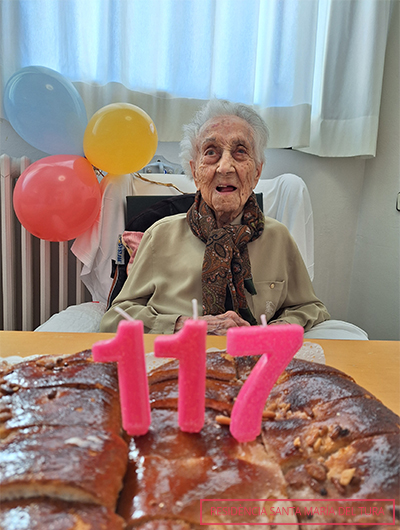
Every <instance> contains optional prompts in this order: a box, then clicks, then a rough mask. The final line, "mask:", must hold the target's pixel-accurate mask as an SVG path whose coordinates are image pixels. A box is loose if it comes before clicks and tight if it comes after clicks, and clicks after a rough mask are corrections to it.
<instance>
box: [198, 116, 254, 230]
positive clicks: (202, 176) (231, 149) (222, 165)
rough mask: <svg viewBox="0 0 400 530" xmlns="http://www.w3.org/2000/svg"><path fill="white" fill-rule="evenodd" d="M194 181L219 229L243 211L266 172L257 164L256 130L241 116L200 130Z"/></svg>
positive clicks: (221, 119)
mask: <svg viewBox="0 0 400 530" xmlns="http://www.w3.org/2000/svg"><path fill="white" fill-rule="evenodd" d="M190 167H191V169H192V174H193V179H194V182H195V184H196V187H197V189H199V190H200V191H201V195H202V197H203V199H204V200H205V202H206V203H207V204H208V206H210V207H211V208H212V209H213V210H214V212H215V217H216V219H217V224H218V226H219V227H221V226H223V225H224V224H228V223H230V222H231V221H233V219H235V218H236V217H237V216H238V215H239V214H240V213H241V212H242V210H243V208H244V205H245V204H246V202H247V199H248V198H249V197H250V195H251V193H252V191H253V189H254V188H255V186H256V184H257V182H258V180H259V178H260V175H261V170H262V163H258V164H257V163H256V160H255V152H254V140H253V130H252V128H251V127H250V125H249V124H248V123H247V122H246V121H245V120H243V119H242V118H239V117H238V116H218V117H216V118H212V119H211V120H209V121H207V122H206V123H205V124H204V125H203V127H202V129H201V130H200V134H199V138H198V143H197V156H196V158H195V160H191V161H190Z"/></svg>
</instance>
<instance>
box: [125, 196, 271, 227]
mask: <svg viewBox="0 0 400 530" xmlns="http://www.w3.org/2000/svg"><path fill="white" fill-rule="evenodd" d="M194 197H195V194H194V193H185V194H184V195H178V196H172V197H171V195H131V196H128V197H127V198H126V230H132V231H138V232H144V231H145V230H147V228H149V227H150V226H151V225H152V224H154V223H155V222H156V221H158V220H159V219H162V218H163V217H168V216H169V215H175V214H177V213H184V212H187V211H188V210H189V208H190V207H191V206H192V204H193V201H194ZM256 198H257V202H258V205H259V206H260V208H261V211H263V194H262V193H256Z"/></svg>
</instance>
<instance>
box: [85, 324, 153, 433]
mask: <svg viewBox="0 0 400 530" xmlns="http://www.w3.org/2000/svg"><path fill="white" fill-rule="evenodd" d="M92 352H93V359H94V360H95V361H99V362H117V364H118V384H119V394H120V403H121V415H122V425H123V427H124V429H125V431H126V432H127V433H128V434H130V435H131V436H140V435H143V434H146V433H147V431H148V430H149V427H150V423H151V415H150V400H149V385H148V380H147V372H146V359H145V354H144V343H143V322H142V321H141V320H121V322H120V323H119V324H118V329H117V334H116V336H115V337H114V338H112V339H109V340H101V341H99V342H96V343H95V344H93V347H92Z"/></svg>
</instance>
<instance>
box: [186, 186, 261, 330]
mask: <svg viewBox="0 0 400 530" xmlns="http://www.w3.org/2000/svg"><path fill="white" fill-rule="evenodd" d="M187 221H188V223H189V226H190V228H191V230H192V232H193V234H194V235H195V236H196V237H198V238H199V239H201V241H203V242H204V243H205V244H206V250H205V252H204V260H203V273H202V293H203V314H204V315H220V314H222V313H225V311H227V310H228V309H233V310H234V311H236V312H237V313H238V314H239V315H240V316H241V317H242V318H243V319H245V320H247V321H248V322H250V324H252V325H256V324H257V321H256V319H255V318H254V316H253V314H252V313H251V311H250V309H249V307H248V305H247V300H246V295H245V289H247V291H248V292H249V293H250V294H252V295H254V294H257V293H256V290H255V288H254V284H253V279H252V276H251V266H250V259H249V251H248V248H247V244H248V243H250V241H254V240H255V239H257V238H258V237H260V235H261V234H262V232H263V230H264V215H263V213H262V211H261V210H260V207H259V206H258V203H257V199H256V196H255V194H254V193H252V194H251V195H250V197H249V199H248V201H247V203H246V205H245V207H244V210H243V216H242V223H244V224H240V225H226V226H223V227H222V228H217V221H216V219H215V215H214V212H213V210H212V209H211V208H210V207H209V206H208V205H207V204H206V202H205V201H204V200H203V199H202V197H201V193H200V192H199V191H198V192H197V193H196V196H195V200H194V204H193V206H192V207H191V208H190V209H189V211H188V213H187Z"/></svg>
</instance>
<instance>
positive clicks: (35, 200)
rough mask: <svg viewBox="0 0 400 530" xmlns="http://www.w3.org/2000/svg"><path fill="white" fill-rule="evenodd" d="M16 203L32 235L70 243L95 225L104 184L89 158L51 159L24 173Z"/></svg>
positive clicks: (15, 208)
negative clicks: (98, 177)
mask: <svg viewBox="0 0 400 530" xmlns="http://www.w3.org/2000/svg"><path fill="white" fill-rule="evenodd" d="M13 202H14V210H15V213H16V215H17V217H18V219H19V220H20V222H21V224H22V225H23V226H24V227H25V228H26V229H27V230H28V232H31V233H32V234H33V235H34V236H37V237H39V238H40V239H46V240H47V241H68V240H69V239H74V238H75V237H77V236H79V235H80V234H82V233H83V232H85V231H86V230H87V229H88V228H90V227H91V226H92V225H93V223H94V222H95V220H96V218H97V216H98V214H99V212H100V206H101V192H100V185H99V183H98V181H97V178H96V174H95V172H94V170H93V167H92V166H91V164H90V163H89V162H88V161H87V160H86V159H85V158H83V157H81V156H76V155H54V156H48V157H46V158H43V159H41V160H38V161H37V162H34V163H33V164H31V165H30V166H29V167H27V168H26V169H25V171H23V173H22V174H21V176H20V177H19V178H18V180H17V183H16V185H15V188H14V195H13Z"/></svg>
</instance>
